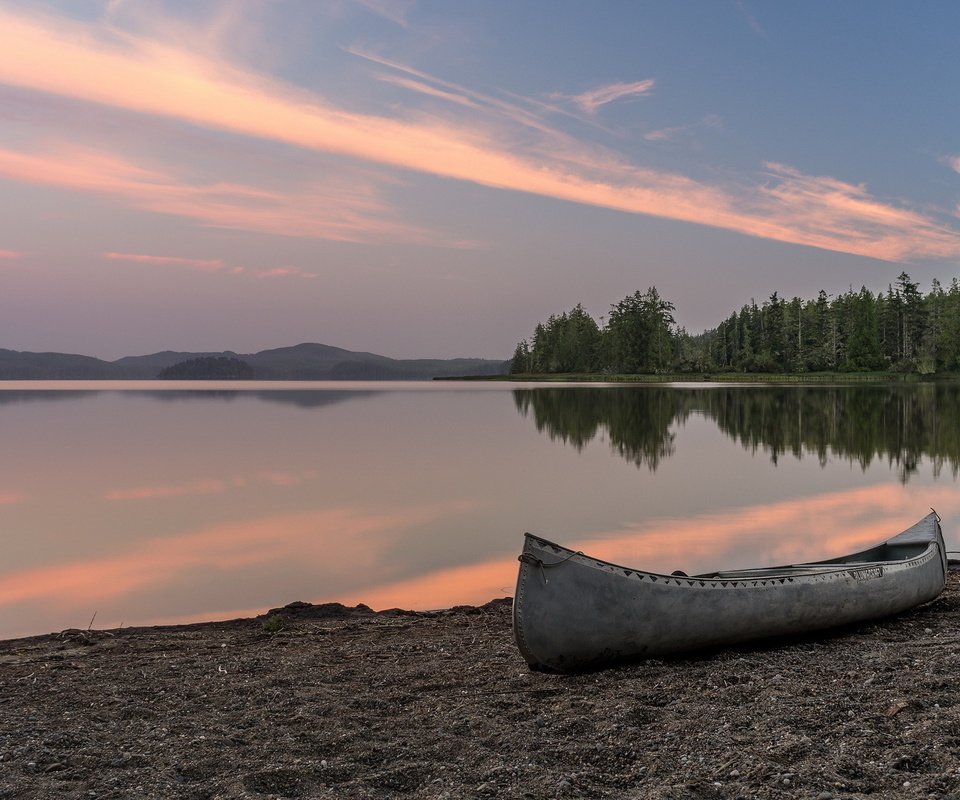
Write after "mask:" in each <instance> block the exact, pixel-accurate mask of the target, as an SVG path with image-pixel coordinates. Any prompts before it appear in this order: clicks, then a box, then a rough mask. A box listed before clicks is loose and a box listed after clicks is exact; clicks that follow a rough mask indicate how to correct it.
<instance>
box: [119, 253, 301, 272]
mask: <svg viewBox="0 0 960 800" xmlns="http://www.w3.org/2000/svg"><path fill="white" fill-rule="evenodd" d="M100 255H101V256H102V257H103V258H106V259H107V260H109V261H129V262H132V263H135V264H147V265H150V266H174V267H184V268H187V269H192V270H197V271H199V272H224V273H228V274H231V275H244V274H245V275H250V276H252V277H254V278H307V279H311V278H316V277H317V275H316V273H315V272H308V271H307V270H305V269H301V268H300V267H293V266H279V267H268V268H255V267H244V266H240V265H237V264H228V263H227V262H225V261H224V260H223V259H220V258H184V257H182V256H158V255H147V254H144V253H114V252H105V253H101V254H100Z"/></svg>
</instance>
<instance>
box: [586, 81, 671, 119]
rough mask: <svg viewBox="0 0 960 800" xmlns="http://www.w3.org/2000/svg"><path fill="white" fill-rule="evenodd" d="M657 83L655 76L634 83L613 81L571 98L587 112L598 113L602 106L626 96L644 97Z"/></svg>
mask: <svg viewBox="0 0 960 800" xmlns="http://www.w3.org/2000/svg"><path fill="white" fill-rule="evenodd" d="M655 83H656V82H655V81H654V79H653V78H648V79H646V80H642V81H633V82H632V83H611V84H608V85H607V86H600V87H598V88H596V89H591V90H590V91H588V92H583V93H582V94H578V95H574V96H573V97H571V98H570V100H572V101H573V102H574V104H575V105H577V106H578V107H579V108H580V109H581V110H582V111H584V112H585V113H587V114H596V113H597V109H598V108H600V106H605V105H607V104H608V103H613V102H616V101H617V100H622V99H623V98H625V97H642V96H644V95H648V94H650V93H651V92H652V91H653V87H654V85H655Z"/></svg>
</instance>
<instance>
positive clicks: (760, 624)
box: [513, 512, 947, 672]
mask: <svg viewBox="0 0 960 800" xmlns="http://www.w3.org/2000/svg"><path fill="white" fill-rule="evenodd" d="M946 574H947V554H946V548H945V546H944V543H943V533H942V531H941V529H940V518H939V517H938V516H937V514H936V512H932V513H930V514H928V515H927V516H926V517H924V518H923V519H921V520H920V521H919V522H918V523H916V524H915V525H913V526H912V527H910V528H908V529H907V530H905V531H903V532H902V533H900V534H898V535H896V536H893V537H891V538H889V539H887V540H886V541H884V542H882V543H880V544H878V545H876V546H874V547H871V548H869V549H867V550H862V551H860V552H858V553H853V554H851V555H848V556H842V557H840V558H833V559H830V560H827V561H818V562H812V563H808V564H792V565H789V566H780V567H762V568H757V569H739V570H727V571H720V572H710V573H706V574H703V575H684V574H683V573H674V574H673V575H662V574H658V573H655V572H644V571H643V570H638V569H630V568H627V567H621V566H617V565H616V564H610V563H608V562H606V561H601V560H599V559H596V558H591V557H589V556H586V555H584V554H583V553H581V552H574V551H573V550H570V549H568V548H566V547H562V546H561V545H558V544H555V543H553V542H550V541H547V540H546V539H543V538H541V537H539V536H535V535H533V534H530V533H527V534H525V536H524V543H523V552H522V553H521V555H520V571H519V575H518V576H517V590H516V594H515V595H514V603H513V631H514V636H515V638H516V641H517V646H518V647H519V648H520V652H521V654H522V655H523V657H524V658H525V659H526V661H527V663H528V664H529V665H530V667H531V668H533V669H540V670H549V671H556V672H574V671H579V670H584V669H593V668H596V667H600V666H604V665H606V664H609V663H611V662H617V661H624V660H630V659H637V658H645V657H657V656H662V655H668V654H672V653H679V652H683V651H691V650H701V649H706V648H716V647H722V646H726V645H731V644H737V643H741V642H747V641H750V640H756V639H762V638H767V637H776V636H790V635H794V634H801V633H808V632H810V631H817V630H823V629H826V628H833V627H837V626H842V625H849V624H852V623H856V622H861V621H864V620H869V619H877V618H880V617H885V616H888V615H891V614H897V613H899V612H901V611H906V610H907V609H910V608H913V607H914V606H918V605H920V604H922V603H926V602H929V601H931V600H933V599H934V598H936V597H937V596H938V595H939V594H940V593H941V592H942V591H943V587H944V585H945V583H946Z"/></svg>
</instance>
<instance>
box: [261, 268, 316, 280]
mask: <svg viewBox="0 0 960 800" xmlns="http://www.w3.org/2000/svg"><path fill="white" fill-rule="evenodd" d="M255 274H256V276H257V277H258V278H308V279H309V278H316V277H317V275H316V273H315V272H307V271H306V270H303V269H300V268H299V267H274V268H273V269H267V270H263V271H261V272H257V273H255Z"/></svg>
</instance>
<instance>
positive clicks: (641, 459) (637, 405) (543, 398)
mask: <svg viewBox="0 0 960 800" xmlns="http://www.w3.org/2000/svg"><path fill="white" fill-rule="evenodd" d="M513 398H514V401H515V402H516V404H517V409H518V410H519V411H520V412H521V413H522V414H524V415H529V413H530V411H531V410H532V411H533V419H534V423H535V424H536V426H537V430H538V431H540V432H541V433H544V432H545V433H547V435H549V436H550V438H551V439H553V440H559V441H562V442H564V443H566V444H570V445H573V446H574V447H575V448H576V449H577V450H582V449H583V448H584V447H585V446H586V444H587V443H588V442H590V441H591V440H592V439H593V438H594V437H595V436H597V434H598V432H599V431H600V429H601V428H604V429H605V430H606V431H607V436H608V437H609V439H610V444H611V446H612V447H613V448H614V449H615V450H616V451H617V452H618V453H619V454H620V455H621V456H623V458H625V459H627V460H628V461H631V462H633V463H634V464H636V465H637V466H638V467H640V466H647V467H649V468H650V469H652V470H654V469H656V468H657V467H658V466H659V464H660V462H661V461H662V460H663V459H664V458H669V457H670V456H672V455H673V442H674V438H675V434H674V433H673V432H672V431H671V430H670V426H671V424H672V423H673V422H674V419H675V418H676V416H677V411H678V409H677V403H676V398H675V397H674V396H672V394H671V392H669V391H665V390H663V389H653V390H652V391H650V392H647V391H631V390H629V389H628V390H626V391H623V390H619V389H590V388H577V389H517V390H515V391H514V393H513Z"/></svg>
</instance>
